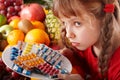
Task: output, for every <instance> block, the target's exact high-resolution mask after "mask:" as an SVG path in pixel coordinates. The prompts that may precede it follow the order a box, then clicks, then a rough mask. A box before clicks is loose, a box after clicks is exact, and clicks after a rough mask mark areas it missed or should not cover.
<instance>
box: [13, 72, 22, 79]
mask: <svg viewBox="0 0 120 80" xmlns="http://www.w3.org/2000/svg"><path fill="white" fill-rule="evenodd" d="M11 75H12V77H13V78H18V77H20V75H19V74H18V73H16V72H12V73H11Z"/></svg>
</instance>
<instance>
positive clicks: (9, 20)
mask: <svg viewBox="0 0 120 80" xmlns="http://www.w3.org/2000/svg"><path fill="white" fill-rule="evenodd" d="M14 19H20V17H19V16H12V17H10V18H9V19H8V23H9V22H11V21H12V20H14Z"/></svg>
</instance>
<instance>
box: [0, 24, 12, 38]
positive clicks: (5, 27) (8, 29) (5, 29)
mask: <svg viewBox="0 0 120 80" xmlns="http://www.w3.org/2000/svg"><path fill="white" fill-rule="evenodd" d="M12 30H13V27H12V26H10V25H7V24H6V25H3V26H1V27H0V33H2V36H3V39H6V38H7V36H8V34H9V33H10V32H11V31H12Z"/></svg>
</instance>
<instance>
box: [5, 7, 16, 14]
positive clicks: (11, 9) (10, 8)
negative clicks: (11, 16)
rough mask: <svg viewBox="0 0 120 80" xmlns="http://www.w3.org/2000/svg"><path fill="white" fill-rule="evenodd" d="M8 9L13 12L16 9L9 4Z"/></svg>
mask: <svg viewBox="0 0 120 80" xmlns="http://www.w3.org/2000/svg"><path fill="white" fill-rule="evenodd" d="M7 11H8V12H9V13H13V12H14V11H15V9H14V7H13V6H9V7H8V8H7Z"/></svg>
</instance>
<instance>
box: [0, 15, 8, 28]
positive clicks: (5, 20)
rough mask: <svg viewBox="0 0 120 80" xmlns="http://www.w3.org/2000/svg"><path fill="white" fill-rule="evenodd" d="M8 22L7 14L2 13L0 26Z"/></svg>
mask: <svg viewBox="0 0 120 80" xmlns="http://www.w3.org/2000/svg"><path fill="white" fill-rule="evenodd" d="M6 23H7V18H6V16H4V15H2V14H0V26H2V25H4V24H6Z"/></svg>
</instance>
